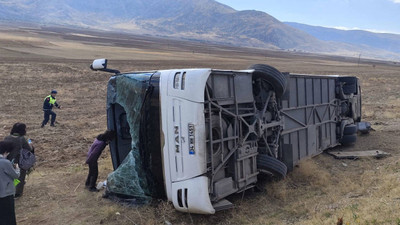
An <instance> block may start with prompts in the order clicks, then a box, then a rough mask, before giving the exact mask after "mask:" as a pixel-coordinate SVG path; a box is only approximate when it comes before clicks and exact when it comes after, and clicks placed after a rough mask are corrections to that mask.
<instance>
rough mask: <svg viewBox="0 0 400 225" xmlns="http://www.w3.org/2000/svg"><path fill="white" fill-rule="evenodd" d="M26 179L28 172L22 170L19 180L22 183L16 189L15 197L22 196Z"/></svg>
mask: <svg viewBox="0 0 400 225" xmlns="http://www.w3.org/2000/svg"><path fill="white" fill-rule="evenodd" d="M25 177H26V170H24V169H21V168H20V172H19V178H18V180H19V181H21V182H20V183H19V184H18V185H17V186H16V187H15V196H21V195H22V192H24V186H25Z"/></svg>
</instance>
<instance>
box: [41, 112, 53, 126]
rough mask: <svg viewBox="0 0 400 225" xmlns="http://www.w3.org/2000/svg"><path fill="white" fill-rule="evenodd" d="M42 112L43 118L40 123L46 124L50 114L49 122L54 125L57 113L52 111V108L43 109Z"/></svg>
mask: <svg viewBox="0 0 400 225" xmlns="http://www.w3.org/2000/svg"><path fill="white" fill-rule="evenodd" d="M43 112H44V120H43V122H42V125H43V126H44V125H46V124H47V122H49V119H50V115H51V121H50V124H52V125H54V122H55V121H56V116H57V114H56V113H55V112H53V110H43Z"/></svg>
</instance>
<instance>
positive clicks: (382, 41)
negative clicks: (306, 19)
mask: <svg viewBox="0 0 400 225" xmlns="http://www.w3.org/2000/svg"><path fill="white" fill-rule="evenodd" d="M285 24H287V25H290V26H292V27H293V28H296V29H299V30H302V31H304V32H307V33H308V34H310V35H312V36H314V37H316V38H318V39H320V40H324V41H337V42H343V43H348V44H354V45H360V46H361V45H363V46H370V47H374V48H379V49H384V50H387V51H391V52H397V53H400V35H398V34H385V33H373V32H368V31H363V30H339V29H334V28H326V27H320V26H310V25H306V24H300V23H293V22H285Z"/></svg>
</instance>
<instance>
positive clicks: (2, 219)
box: [0, 141, 20, 225]
mask: <svg viewBox="0 0 400 225" xmlns="http://www.w3.org/2000/svg"><path fill="white" fill-rule="evenodd" d="M13 145H14V144H13V143H12V142H9V141H0V225H15V224H17V221H16V218H15V202H14V194H15V186H14V180H15V179H17V178H18V177H19V172H20V171H19V168H18V164H14V166H13V164H12V163H11V162H10V161H9V160H7V159H6V158H7V156H8V155H9V154H10V153H11V151H12V150H13V148H14V146H13Z"/></svg>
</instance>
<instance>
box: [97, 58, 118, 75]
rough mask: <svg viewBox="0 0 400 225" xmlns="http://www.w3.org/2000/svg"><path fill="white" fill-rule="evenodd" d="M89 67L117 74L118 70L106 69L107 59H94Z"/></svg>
mask: <svg viewBox="0 0 400 225" xmlns="http://www.w3.org/2000/svg"><path fill="white" fill-rule="evenodd" d="M90 69H92V70H95V71H97V70H100V71H104V72H109V73H115V74H119V73H120V72H119V70H113V69H107V59H95V60H94V61H93V63H92V64H91V65H90Z"/></svg>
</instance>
